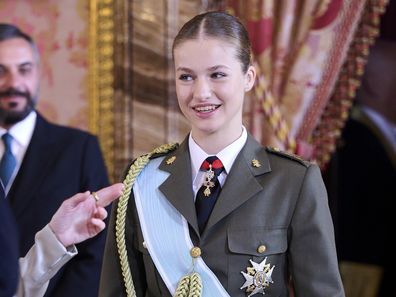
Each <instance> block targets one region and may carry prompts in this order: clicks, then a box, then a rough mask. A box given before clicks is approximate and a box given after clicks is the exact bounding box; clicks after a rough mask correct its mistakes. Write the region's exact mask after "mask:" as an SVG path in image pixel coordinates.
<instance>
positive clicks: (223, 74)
mask: <svg viewBox="0 0 396 297" xmlns="http://www.w3.org/2000/svg"><path fill="white" fill-rule="evenodd" d="M226 76H227V75H226V74H225V73H223V72H215V73H212V75H211V78H222V77H226Z"/></svg>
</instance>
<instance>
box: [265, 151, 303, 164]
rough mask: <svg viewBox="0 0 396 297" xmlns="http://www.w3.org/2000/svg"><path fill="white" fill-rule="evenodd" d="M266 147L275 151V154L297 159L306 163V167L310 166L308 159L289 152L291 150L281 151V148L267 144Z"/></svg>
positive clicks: (301, 162)
mask: <svg viewBox="0 0 396 297" xmlns="http://www.w3.org/2000/svg"><path fill="white" fill-rule="evenodd" d="M265 149H266V151H267V152H269V153H273V154H275V155H278V156H281V157H285V158H288V159H289V160H293V161H297V162H298V163H300V164H302V165H304V166H305V167H308V166H309V162H308V161H306V160H304V159H303V158H301V157H300V156H298V155H295V154H292V153H289V152H285V151H281V150H280V149H279V148H277V147H270V146H267V147H266V148H265Z"/></svg>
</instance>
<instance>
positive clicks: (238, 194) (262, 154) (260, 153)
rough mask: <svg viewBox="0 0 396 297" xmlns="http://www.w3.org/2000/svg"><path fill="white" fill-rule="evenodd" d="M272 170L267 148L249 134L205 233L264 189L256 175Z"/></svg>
mask: <svg viewBox="0 0 396 297" xmlns="http://www.w3.org/2000/svg"><path fill="white" fill-rule="evenodd" d="M254 159H256V160H258V161H259V163H260V166H259V167H255V166H253V164H252V160H254ZM270 171H271V168H270V165H269V160H268V156H267V153H266V151H265V149H264V148H263V147H262V146H261V145H260V144H258V143H257V142H256V141H255V140H254V139H253V137H252V136H251V135H249V136H248V140H247V142H246V145H245V146H244V147H243V149H242V150H241V152H240V153H239V155H238V157H237V158H236V159H235V162H234V164H233V165H232V169H231V172H230V173H229V174H228V176H227V179H226V182H225V184H224V186H223V188H222V190H221V193H220V196H219V197H218V200H217V203H216V205H215V206H214V208H213V211H212V214H211V216H210V217H209V220H208V224H207V225H206V228H205V231H204V233H205V232H206V231H207V230H209V229H210V228H211V227H212V226H213V225H215V224H216V223H218V222H219V221H220V220H222V219H223V218H224V217H225V216H227V215H228V214H230V213H231V212H232V211H233V210H235V209H236V208H238V207H239V206H240V205H242V204H243V203H245V202H246V201H247V200H249V199H250V198H252V197H253V196H254V195H255V194H257V193H258V192H260V191H262V190H263V187H262V186H261V185H260V184H259V182H258V181H257V179H256V176H259V175H262V174H264V173H267V172H270Z"/></svg>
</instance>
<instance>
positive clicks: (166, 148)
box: [149, 143, 179, 159]
mask: <svg viewBox="0 0 396 297" xmlns="http://www.w3.org/2000/svg"><path fill="white" fill-rule="evenodd" d="M178 147H179V144H178V143H166V144H163V145H161V146H159V147H156V148H155V149H153V150H152V151H151V153H150V154H149V156H150V159H155V158H158V157H161V156H165V155H167V154H169V153H170V152H173V151H174V150H175V149H177V148H178Z"/></svg>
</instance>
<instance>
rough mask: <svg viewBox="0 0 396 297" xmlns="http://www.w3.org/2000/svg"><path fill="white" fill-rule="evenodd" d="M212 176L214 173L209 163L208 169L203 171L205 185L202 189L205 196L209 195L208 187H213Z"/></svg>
mask: <svg viewBox="0 0 396 297" xmlns="http://www.w3.org/2000/svg"><path fill="white" fill-rule="evenodd" d="M214 176H215V174H214V171H213V170H212V164H209V170H208V171H206V172H205V181H204V183H203V185H204V186H205V187H206V188H205V190H204V195H205V197H209V195H210V194H211V191H210V188H213V187H214V186H215V184H214V182H212V179H213V178H214Z"/></svg>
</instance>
